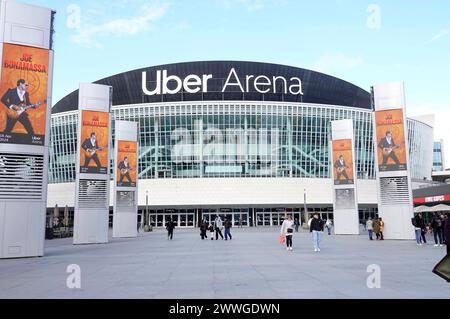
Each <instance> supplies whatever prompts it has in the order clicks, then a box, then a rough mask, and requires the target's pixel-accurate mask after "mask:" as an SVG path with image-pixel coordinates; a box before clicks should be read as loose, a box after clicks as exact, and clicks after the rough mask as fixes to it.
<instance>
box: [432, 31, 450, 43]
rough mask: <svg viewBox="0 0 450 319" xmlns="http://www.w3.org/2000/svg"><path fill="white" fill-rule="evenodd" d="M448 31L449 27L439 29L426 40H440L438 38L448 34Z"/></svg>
mask: <svg viewBox="0 0 450 319" xmlns="http://www.w3.org/2000/svg"><path fill="white" fill-rule="evenodd" d="M449 32H450V29H449V28H447V29H443V30H441V31H440V32H439V33H437V34H436V35H435V36H433V37H432V38H431V40H430V41H428V42H429V43H430V42H435V41H438V40H440V39H442V38H444V37H446V36H447V35H448V34H449Z"/></svg>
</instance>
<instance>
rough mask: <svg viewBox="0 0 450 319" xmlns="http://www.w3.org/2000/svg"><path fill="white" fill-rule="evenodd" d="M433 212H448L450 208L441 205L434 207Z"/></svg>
mask: <svg viewBox="0 0 450 319" xmlns="http://www.w3.org/2000/svg"><path fill="white" fill-rule="evenodd" d="M432 209H433V210H432V211H433V212H447V211H450V206H449V205H445V204H439V205H436V206H433V207H432Z"/></svg>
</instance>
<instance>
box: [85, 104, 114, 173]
mask: <svg viewBox="0 0 450 319" xmlns="http://www.w3.org/2000/svg"><path fill="white" fill-rule="evenodd" d="M108 133H109V113H106V112H97V111H83V112H82V120H81V148H80V151H81V154H80V173H86V174H107V173H108V169H109V156H108V141H109V137H108Z"/></svg>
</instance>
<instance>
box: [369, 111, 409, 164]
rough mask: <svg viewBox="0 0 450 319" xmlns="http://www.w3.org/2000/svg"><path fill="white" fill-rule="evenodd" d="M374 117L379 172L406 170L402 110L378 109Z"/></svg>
mask: <svg viewBox="0 0 450 319" xmlns="http://www.w3.org/2000/svg"><path fill="white" fill-rule="evenodd" d="M375 117H376V127H377V156H378V168H379V170H380V172H386V171H401V170H406V148H405V131H404V130H405V128H404V125H403V110H401V109H398V110H387V111H378V112H376V113H375Z"/></svg>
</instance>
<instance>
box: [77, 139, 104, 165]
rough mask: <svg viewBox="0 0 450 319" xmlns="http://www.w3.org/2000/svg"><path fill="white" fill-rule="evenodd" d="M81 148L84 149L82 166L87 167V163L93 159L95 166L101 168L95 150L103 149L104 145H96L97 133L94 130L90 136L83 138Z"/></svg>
mask: <svg viewBox="0 0 450 319" xmlns="http://www.w3.org/2000/svg"><path fill="white" fill-rule="evenodd" d="M81 148H82V149H84V152H85V153H84V164H83V166H84V167H89V163H90V162H91V160H92V161H94V163H95V165H96V166H97V168H101V167H102V164H101V163H100V159H99V158H98V155H97V152H100V151H103V149H104V147H98V143H97V135H96V134H95V132H92V133H91V137H90V138H87V139H85V140H84V142H83V144H81Z"/></svg>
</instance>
